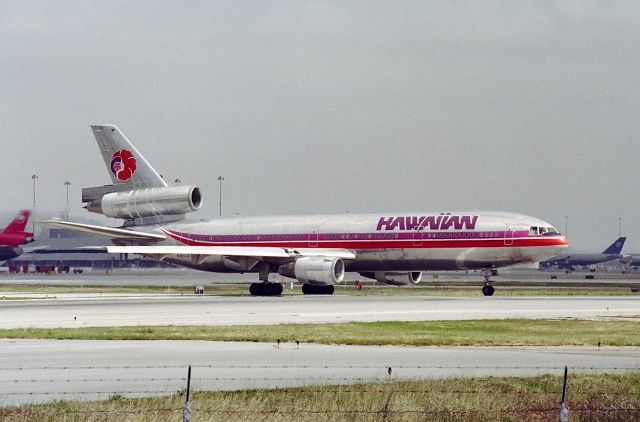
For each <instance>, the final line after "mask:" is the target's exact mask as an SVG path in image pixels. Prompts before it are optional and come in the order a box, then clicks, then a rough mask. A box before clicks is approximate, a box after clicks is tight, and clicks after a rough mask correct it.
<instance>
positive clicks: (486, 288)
mask: <svg viewBox="0 0 640 422" xmlns="http://www.w3.org/2000/svg"><path fill="white" fill-rule="evenodd" d="M493 292H495V289H494V288H493V286H483V287H482V294H483V295H485V296H493Z"/></svg>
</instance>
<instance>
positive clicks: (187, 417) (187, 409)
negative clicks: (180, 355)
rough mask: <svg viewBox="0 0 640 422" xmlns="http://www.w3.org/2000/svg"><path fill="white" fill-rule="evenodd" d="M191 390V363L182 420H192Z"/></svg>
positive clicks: (186, 421) (189, 421)
mask: <svg viewBox="0 0 640 422" xmlns="http://www.w3.org/2000/svg"><path fill="white" fill-rule="evenodd" d="M190 390H191V365H189V370H188V372H187V399H186V400H185V401H184V408H183V409H182V422H191V403H189V392H190Z"/></svg>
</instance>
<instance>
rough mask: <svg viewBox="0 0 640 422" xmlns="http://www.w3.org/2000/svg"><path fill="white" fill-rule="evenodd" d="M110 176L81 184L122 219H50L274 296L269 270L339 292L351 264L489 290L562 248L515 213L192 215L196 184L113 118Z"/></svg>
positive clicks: (552, 235)
mask: <svg viewBox="0 0 640 422" xmlns="http://www.w3.org/2000/svg"><path fill="white" fill-rule="evenodd" d="M91 129H92V131H93V134H94V137H95V138H96V141H97V143H98V147H99V149H100V152H101V154H102V158H103V160H104V162H105V165H106V166H107V169H108V171H109V174H110V176H111V181H112V184H110V185H104V186H98V187H90V188H84V189H83V190H82V202H83V203H85V204H86V205H85V208H86V209H87V210H88V211H90V212H95V213H99V214H103V215H105V216H107V217H111V218H121V219H124V220H125V222H124V224H123V225H122V226H121V227H103V226H97V225H91V224H81V223H74V222H67V221H60V220H45V221H41V222H40V223H41V224H45V225H47V226H50V227H57V228H64V229H71V230H77V231H82V232H87V233H92V234H95V235H101V236H106V237H109V238H110V239H111V240H112V243H113V244H114V245H115V246H108V247H107V251H108V252H109V253H118V254H138V255H143V256H149V257H153V258H155V259H158V260H161V261H166V262H170V263H173V264H177V265H180V266H185V267H190V268H195V269H198V270H203V271H211V272H221V273H247V272H248V273H257V274H258V280H259V281H258V282H256V283H252V284H251V286H250V288H249V291H250V293H251V295H254V296H277V295H281V294H282V285H281V284H279V283H273V282H271V281H269V274H271V273H277V274H280V275H281V276H283V277H287V278H292V279H296V280H297V281H298V282H300V283H302V292H303V293H304V294H333V292H334V285H336V284H338V283H340V282H341V281H342V280H343V278H344V274H345V272H346V271H350V272H358V273H360V274H361V275H362V276H363V277H367V278H371V279H375V280H377V281H379V282H382V283H386V284H391V285H412V284H417V283H419V282H420V281H421V278H422V271H445V270H482V275H483V276H484V285H483V287H482V292H483V294H484V295H485V296H491V295H493V293H494V287H493V281H492V280H491V276H493V275H496V274H497V269H498V268H500V267H505V266H511V265H515V264H522V263H529V264H532V263H535V262H538V261H540V260H543V259H546V258H548V257H551V256H554V255H556V254H558V253H560V252H562V251H564V250H566V248H567V245H568V241H567V239H566V237H565V236H564V235H562V234H560V233H559V232H558V231H557V230H556V229H555V228H554V227H553V226H552V225H551V224H549V223H547V222H545V221H543V220H540V219H538V218H534V217H529V216H526V215H522V214H515V213H509V212H479V211H443V212H419V213H415V212H414V213H406V212H405V213H384V214H383V213H377V214H336V215H293V216H263V217H258V216H252V217H231V218H227V217H224V218H223V217H220V218H216V219H212V220H189V219H186V218H185V215H186V214H187V213H190V212H193V211H196V210H198V209H199V208H200V207H201V206H202V195H201V192H200V189H199V188H198V187H197V186H185V185H181V186H168V185H167V183H166V182H165V181H164V180H163V179H162V177H161V176H160V174H159V173H158V172H157V171H156V170H155V169H154V168H153V167H152V166H151V165H150V164H149V163H148V162H147V160H146V159H145V158H144V157H143V156H142V154H141V153H140V152H139V151H138V150H137V149H136V148H135V146H133V145H132V144H131V142H129V140H128V139H127V138H126V137H125V136H124V134H123V133H122V132H121V131H120V130H119V129H118V128H117V127H116V126H114V125H95V126H91Z"/></svg>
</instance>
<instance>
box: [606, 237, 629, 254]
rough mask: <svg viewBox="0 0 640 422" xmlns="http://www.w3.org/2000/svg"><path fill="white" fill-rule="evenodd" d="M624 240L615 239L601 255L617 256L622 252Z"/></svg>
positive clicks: (622, 238) (620, 238)
mask: <svg viewBox="0 0 640 422" xmlns="http://www.w3.org/2000/svg"><path fill="white" fill-rule="evenodd" d="M625 240H627V238H626V237H624V236H623V237H619V238H617V239H616V241H615V242H613V243H612V244H611V245H609V247H608V248H607V249H605V250H604V251H603V252H602V253H603V254H612V255H613V254H615V255H619V254H620V253H621V252H622V247H623V246H624V241H625Z"/></svg>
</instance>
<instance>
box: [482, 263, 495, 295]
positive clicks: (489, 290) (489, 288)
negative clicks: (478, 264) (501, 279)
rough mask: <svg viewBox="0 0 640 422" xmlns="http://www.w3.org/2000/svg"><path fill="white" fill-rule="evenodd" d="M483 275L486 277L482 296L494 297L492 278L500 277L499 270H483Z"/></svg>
mask: <svg viewBox="0 0 640 422" xmlns="http://www.w3.org/2000/svg"><path fill="white" fill-rule="evenodd" d="M482 275H483V276H484V286H482V294H483V295H485V296H493V293H494V292H495V289H494V288H493V281H491V276H496V275H498V270H496V269H495V268H483V269H482Z"/></svg>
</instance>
